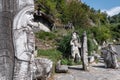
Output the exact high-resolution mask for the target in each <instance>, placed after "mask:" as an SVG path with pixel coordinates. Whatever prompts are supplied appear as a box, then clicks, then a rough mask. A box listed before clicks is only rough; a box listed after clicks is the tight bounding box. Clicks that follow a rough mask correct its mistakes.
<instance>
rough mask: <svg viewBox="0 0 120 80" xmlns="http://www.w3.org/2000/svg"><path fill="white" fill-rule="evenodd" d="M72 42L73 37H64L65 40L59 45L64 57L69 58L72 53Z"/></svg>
mask: <svg viewBox="0 0 120 80" xmlns="http://www.w3.org/2000/svg"><path fill="white" fill-rule="evenodd" d="M70 40H71V35H67V36H64V37H63V39H62V40H61V41H60V43H59V48H58V50H60V51H61V52H62V53H63V57H65V58H68V57H69V56H68V55H70V52H71V47H70Z"/></svg>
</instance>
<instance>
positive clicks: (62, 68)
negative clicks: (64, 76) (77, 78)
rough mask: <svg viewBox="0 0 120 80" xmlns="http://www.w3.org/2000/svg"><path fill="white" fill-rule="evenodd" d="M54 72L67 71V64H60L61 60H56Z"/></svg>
mask: <svg viewBox="0 0 120 80" xmlns="http://www.w3.org/2000/svg"><path fill="white" fill-rule="evenodd" d="M55 72H56V73H67V72H68V66H67V65H61V61H58V62H57V64H56V69H55Z"/></svg>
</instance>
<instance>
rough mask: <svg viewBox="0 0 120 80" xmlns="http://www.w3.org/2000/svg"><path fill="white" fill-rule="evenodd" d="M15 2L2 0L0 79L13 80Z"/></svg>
mask: <svg viewBox="0 0 120 80" xmlns="http://www.w3.org/2000/svg"><path fill="white" fill-rule="evenodd" d="M13 3H14V1H13V0H0V80H12V76H13V67H14V50H13V41H12V24H13V7H14V5H13Z"/></svg>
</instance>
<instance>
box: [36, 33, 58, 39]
mask: <svg viewBox="0 0 120 80" xmlns="http://www.w3.org/2000/svg"><path fill="white" fill-rule="evenodd" d="M35 35H36V37H37V38H39V39H42V40H53V39H55V38H56V35H55V34H54V33H52V32H44V31H40V32H37V33H35Z"/></svg>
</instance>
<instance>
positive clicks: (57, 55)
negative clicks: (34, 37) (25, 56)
mask: <svg viewBox="0 0 120 80" xmlns="http://www.w3.org/2000/svg"><path fill="white" fill-rule="evenodd" d="M61 54H62V53H61V52H60V51H58V50H56V49H49V50H41V49H39V50H38V54H37V55H38V57H48V58H49V59H51V60H52V61H54V62H57V61H58V60H60V59H61V58H62V56H61Z"/></svg>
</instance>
